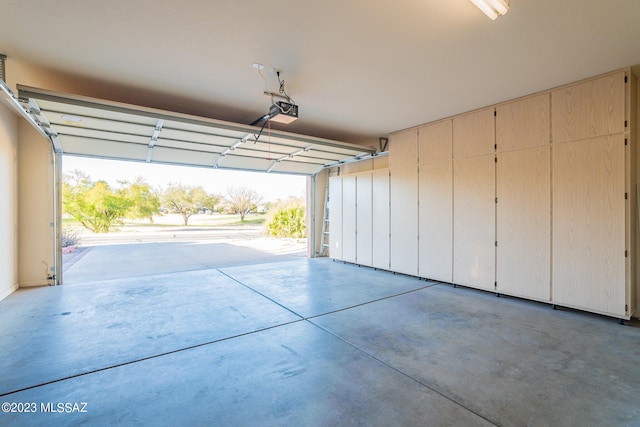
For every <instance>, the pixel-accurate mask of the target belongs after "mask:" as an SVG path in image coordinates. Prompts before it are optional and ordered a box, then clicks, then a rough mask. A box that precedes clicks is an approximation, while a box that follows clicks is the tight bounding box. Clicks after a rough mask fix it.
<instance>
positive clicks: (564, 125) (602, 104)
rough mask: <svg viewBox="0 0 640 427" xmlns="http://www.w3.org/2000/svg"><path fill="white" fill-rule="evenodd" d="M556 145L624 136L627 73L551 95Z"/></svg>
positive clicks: (591, 81)
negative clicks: (616, 135)
mask: <svg viewBox="0 0 640 427" xmlns="http://www.w3.org/2000/svg"><path fill="white" fill-rule="evenodd" d="M551 104H552V107H551V121H552V123H553V126H552V128H553V142H554V143H558V142H563V141H576V140H579V139H585V138H591V137H595V136H603V135H608V134H612V133H618V132H624V130H625V128H624V116H625V83H624V72H622V71H621V72H619V73H615V74H611V75H609V76H605V77H600V78H597V79H594V80H589V81H586V82H583V83H578V84H575V85H571V86H568V87H565V88H561V89H558V90H555V91H553V92H552V93H551Z"/></svg>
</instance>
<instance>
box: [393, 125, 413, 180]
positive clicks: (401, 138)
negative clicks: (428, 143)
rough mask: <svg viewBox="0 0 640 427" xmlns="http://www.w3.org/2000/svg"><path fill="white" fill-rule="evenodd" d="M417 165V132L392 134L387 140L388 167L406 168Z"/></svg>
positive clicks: (409, 131) (411, 130)
mask: <svg viewBox="0 0 640 427" xmlns="http://www.w3.org/2000/svg"><path fill="white" fill-rule="evenodd" d="M417 164H418V130H417V129H409V130H405V131H403V132H398V133H394V134H393V135H391V136H390V138H389V167H390V168H391V170H392V171H393V169H396V168H407V167H411V166H415V165H417Z"/></svg>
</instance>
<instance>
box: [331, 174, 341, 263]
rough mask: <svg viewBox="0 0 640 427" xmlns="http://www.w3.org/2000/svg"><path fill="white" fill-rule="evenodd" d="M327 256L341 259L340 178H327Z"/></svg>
mask: <svg viewBox="0 0 640 427" xmlns="http://www.w3.org/2000/svg"><path fill="white" fill-rule="evenodd" d="M329 224H330V229H331V231H330V232H329V256H330V257H331V258H333V259H339V260H341V259H342V178H341V177H339V176H333V177H330V178H329Z"/></svg>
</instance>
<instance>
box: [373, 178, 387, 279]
mask: <svg viewBox="0 0 640 427" xmlns="http://www.w3.org/2000/svg"><path fill="white" fill-rule="evenodd" d="M372 179H373V182H372V187H373V191H372V193H373V194H372V196H373V236H372V247H373V254H372V256H373V260H372V266H373V267H376V268H382V269H385V270H388V269H389V244H390V241H389V171H388V170H379V171H374V172H373V178H372Z"/></svg>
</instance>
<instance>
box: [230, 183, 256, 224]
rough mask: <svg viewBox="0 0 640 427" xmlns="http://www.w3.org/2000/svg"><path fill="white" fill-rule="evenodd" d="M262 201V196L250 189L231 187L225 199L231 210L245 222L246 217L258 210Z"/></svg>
mask: <svg viewBox="0 0 640 427" xmlns="http://www.w3.org/2000/svg"><path fill="white" fill-rule="evenodd" d="M262 200H263V197H262V195H261V194H258V193H257V192H256V191H255V190H252V189H251V188H249V187H229V188H227V196H226V197H225V201H226V202H227V204H228V205H229V209H231V210H232V211H233V212H234V213H237V214H240V221H244V217H245V216H246V215H247V214H248V213H249V212H251V211H252V210H253V209H256V208H257V207H258V205H259V204H260V203H261V202H262Z"/></svg>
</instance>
